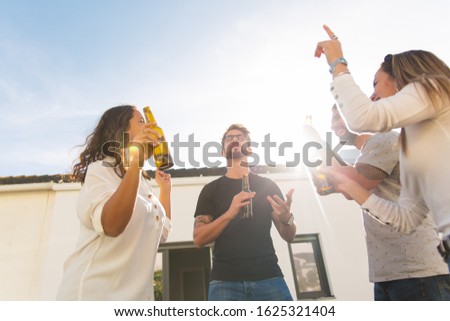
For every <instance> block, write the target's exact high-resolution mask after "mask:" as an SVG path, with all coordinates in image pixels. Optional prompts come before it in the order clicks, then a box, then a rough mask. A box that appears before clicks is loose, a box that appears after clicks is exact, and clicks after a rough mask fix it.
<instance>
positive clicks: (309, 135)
mask: <svg viewBox="0 0 450 321" xmlns="http://www.w3.org/2000/svg"><path fill="white" fill-rule="evenodd" d="M303 134H304V135H305V136H306V137H305V138H306V139H308V141H313V142H316V143H319V144H321V145H322V146H323V148H322V149H320V150H317V153H316V154H315V155H314V156H315V161H321V164H320V165H319V166H316V167H308V169H309V172H310V174H311V179H312V181H313V183H314V185H315V186H316V189H317V193H318V194H319V195H328V194H331V193H334V192H335V191H334V188H333V185H331V184H330V182H329V181H328V179H327V177H326V176H325V174H323V173H321V172H320V169H321V168H323V167H324V165H323V162H324V161H325V159H326V157H325V153H326V152H327V150H328V148H327V146H326V143H325V142H323V141H322V139H321V138H320V135H319V133H318V132H317V130H316V129H315V128H314V127H313V126H312V116H311V115H307V116H306V121H305V126H304V129H303ZM324 145H325V146H324ZM310 150H311V149H310Z"/></svg>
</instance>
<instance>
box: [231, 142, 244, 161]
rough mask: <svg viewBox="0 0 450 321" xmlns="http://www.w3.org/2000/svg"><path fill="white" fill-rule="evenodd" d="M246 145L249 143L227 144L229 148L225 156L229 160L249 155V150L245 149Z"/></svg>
mask: <svg viewBox="0 0 450 321" xmlns="http://www.w3.org/2000/svg"><path fill="white" fill-rule="evenodd" d="M246 146H247V144H244V145H242V146H240V145H239V143H238V142H232V143H230V144H229V145H228V146H227V150H226V151H225V158H226V159H227V160H232V159H241V158H244V157H246V156H248V155H249V154H250V153H249V152H247V150H246V149H245V148H246ZM236 147H239V148H236Z"/></svg>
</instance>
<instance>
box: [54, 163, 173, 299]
mask: <svg viewBox="0 0 450 321" xmlns="http://www.w3.org/2000/svg"><path fill="white" fill-rule="evenodd" d="M107 165H108V163H106V162H104V161H97V162H95V163H92V164H90V165H89V167H88V171H87V174H86V179H85V183H84V184H83V187H82V188H81V191H80V194H79V197H78V204H77V215H78V217H79V219H80V221H81V224H80V236H79V239H78V243H77V245H76V250H75V252H74V253H73V254H72V255H71V256H70V257H69V258H68V259H67V261H66V263H65V265H64V277H63V280H62V283H61V286H60V288H59V291H58V294H57V299H58V300H117V301H125V300H153V299H154V294H153V270H154V266H155V259H156V254H157V251H158V246H159V243H160V242H165V241H166V240H167V238H168V235H169V232H170V230H171V228H172V227H171V221H170V219H169V218H167V217H166V215H165V211H164V208H163V206H162V205H161V203H160V202H159V200H158V198H157V197H156V195H155V194H154V193H153V191H152V188H151V185H150V182H149V181H148V180H147V179H145V178H143V177H141V179H140V183H139V190H138V195H137V198H136V203H135V208H134V212H133V215H132V216H131V219H130V221H129V223H128V225H127V227H126V228H125V230H124V231H123V232H122V234H120V235H119V236H117V237H110V236H107V235H105V233H104V231H103V226H102V223H101V214H102V210H103V206H104V205H105V203H106V202H107V201H108V199H109V198H110V196H111V195H112V194H113V193H114V192H115V191H116V189H117V188H118V187H119V184H120V183H121V181H122V179H121V178H120V177H119V176H118V175H117V174H116V173H115V171H114V168H112V167H111V166H107Z"/></svg>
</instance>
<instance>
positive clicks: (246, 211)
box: [241, 174, 253, 218]
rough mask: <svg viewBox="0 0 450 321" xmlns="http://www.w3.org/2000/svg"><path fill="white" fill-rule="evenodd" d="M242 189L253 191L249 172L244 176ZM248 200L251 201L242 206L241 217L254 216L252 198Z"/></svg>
mask: <svg viewBox="0 0 450 321" xmlns="http://www.w3.org/2000/svg"><path fill="white" fill-rule="evenodd" d="M242 191H243V192H251V191H250V182H249V179H248V174H244V176H242ZM248 201H249V202H250V203H248V204H247V205H245V206H244V207H241V218H252V217H253V203H252V199H251V198H250V199H249V200H248Z"/></svg>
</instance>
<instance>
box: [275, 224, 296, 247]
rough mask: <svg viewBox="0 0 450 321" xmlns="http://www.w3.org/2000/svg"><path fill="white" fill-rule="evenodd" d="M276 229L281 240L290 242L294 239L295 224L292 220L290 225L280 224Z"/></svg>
mask: <svg viewBox="0 0 450 321" xmlns="http://www.w3.org/2000/svg"><path fill="white" fill-rule="evenodd" d="M278 231H279V233H280V235H281V237H282V238H283V240H285V241H286V242H289V243H291V242H292V241H294V238H295V233H296V232H297V226H296V225H295V222H293V223H292V224H291V225H285V224H281V225H280V228H279V230H278Z"/></svg>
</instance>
